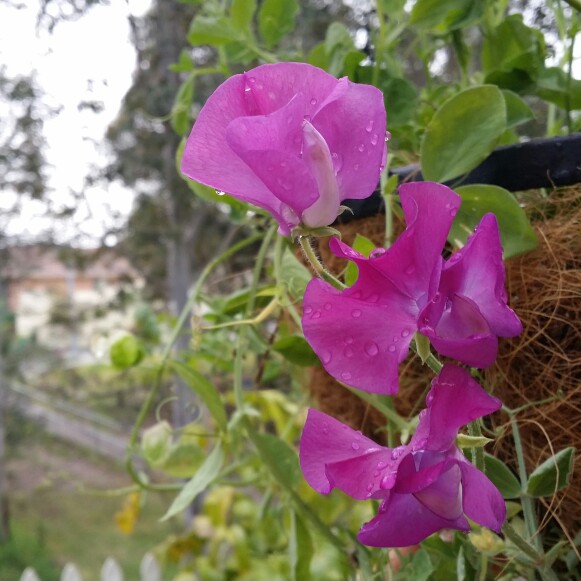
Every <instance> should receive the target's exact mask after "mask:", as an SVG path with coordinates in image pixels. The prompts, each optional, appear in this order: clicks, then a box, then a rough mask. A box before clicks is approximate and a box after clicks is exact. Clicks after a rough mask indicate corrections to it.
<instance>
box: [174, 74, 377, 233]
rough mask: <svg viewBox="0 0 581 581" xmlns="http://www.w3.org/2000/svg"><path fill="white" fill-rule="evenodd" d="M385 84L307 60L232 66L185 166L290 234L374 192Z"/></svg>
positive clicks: (203, 115)
mask: <svg viewBox="0 0 581 581" xmlns="http://www.w3.org/2000/svg"><path fill="white" fill-rule="evenodd" d="M385 123H386V120H385V107H384V104H383V95H382V94H381V91H379V90H378V89H376V88H375V87H372V86H370V85H360V84H354V83H352V82H350V81H349V80H348V79H347V78H346V77H345V78H342V79H339V80H337V79H336V78H335V77H333V76H331V75H329V74H328V73H326V72H325V71H323V70H321V69H318V68H316V67H313V66H311V65H308V64H305V63H277V64H268V65H262V66H260V67H257V68H255V69H252V70H251V71H248V72H247V73H244V74H240V75H234V76H233V77H230V78H229V79H228V80H226V82H224V83H223V84H222V85H220V87H218V89H216V91H215V92H214V94H213V95H212V96H211V97H210V98H209V99H208V101H207V102H206V104H205V105H204V107H203V108H202V110H201V111H200V114H199V116H198V119H197V121H196V123H195V125H194V128H193V130H192V132H191V134H190V136H189V138H188V141H187V144H186V149H185V152H184V156H183V159H182V168H181V169H182V172H183V173H184V174H185V175H186V176H188V177H190V178H192V179H194V180H197V181H199V182H201V183H203V184H206V185H208V186H211V187H213V188H217V189H219V190H224V191H226V192H227V193H229V194H231V195H232V196H234V197H236V198H239V199H241V200H244V201H246V202H250V203H252V204H254V205H256V206H259V207H261V208H264V209H265V210H267V211H268V212H270V213H271V214H272V215H273V216H274V218H275V219H276V220H277V221H278V223H279V225H280V229H279V232H281V233H282V234H288V233H289V232H290V230H291V229H292V228H293V227H295V226H297V225H298V224H299V223H303V224H305V225H307V226H310V227H318V226H326V225H329V224H331V223H332V222H333V221H334V220H335V218H336V217H337V213H338V210H339V205H340V203H341V201H342V200H344V199H347V198H355V199H361V198H366V197H368V196H369V195H371V194H372V193H373V190H374V189H375V187H376V185H377V182H378V180H379V174H380V170H381V168H382V167H383V165H385V156H386V145H385V139H384V136H385Z"/></svg>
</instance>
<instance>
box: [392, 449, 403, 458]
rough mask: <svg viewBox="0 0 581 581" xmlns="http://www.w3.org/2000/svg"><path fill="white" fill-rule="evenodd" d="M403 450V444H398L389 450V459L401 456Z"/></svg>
mask: <svg viewBox="0 0 581 581" xmlns="http://www.w3.org/2000/svg"><path fill="white" fill-rule="evenodd" d="M404 452H405V447H404V446H398V447H397V448H394V449H393V450H392V451H391V459H392V460H397V459H398V458H400V457H401V455H402V454H403V453H404Z"/></svg>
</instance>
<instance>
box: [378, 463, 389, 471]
mask: <svg viewBox="0 0 581 581" xmlns="http://www.w3.org/2000/svg"><path fill="white" fill-rule="evenodd" d="M384 468H387V462H378V463H377V469H378V470H383V469H384Z"/></svg>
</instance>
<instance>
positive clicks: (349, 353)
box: [344, 347, 353, 358]
mask: <svg viewBox="0 0 581 581" xmlns="http://www.w3.org/2000/svg"><path fill="white" fill-rule="evenodd" d="M344 353H345V357H347V358H349V357H353V349H351V347H347V349H345V351H344Z"/></svg>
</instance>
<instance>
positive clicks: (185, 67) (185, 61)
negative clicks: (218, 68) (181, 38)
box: [169, 50, 194, 73]
mask: <svg viewBox="0 0 581 581" xmlns="http://www.w3.org/2000/svg"><path fill="white" fill-rule="evenodd" d="M169 70H170V71H174V72H176V73H189V72H190V71H193V70H194V61H193V60H192V57H191V56H190V55H189V53H188V51H186V50H182V52H181V53H180V58H179V59H178V62H177V63H174V64H173V65H169Z"/></svg>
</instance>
